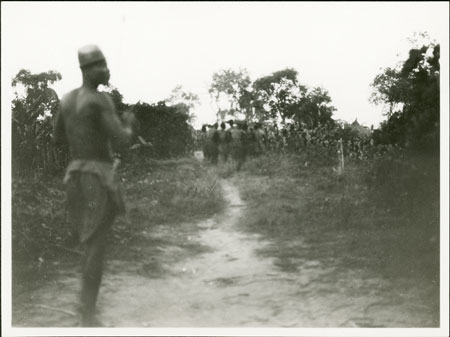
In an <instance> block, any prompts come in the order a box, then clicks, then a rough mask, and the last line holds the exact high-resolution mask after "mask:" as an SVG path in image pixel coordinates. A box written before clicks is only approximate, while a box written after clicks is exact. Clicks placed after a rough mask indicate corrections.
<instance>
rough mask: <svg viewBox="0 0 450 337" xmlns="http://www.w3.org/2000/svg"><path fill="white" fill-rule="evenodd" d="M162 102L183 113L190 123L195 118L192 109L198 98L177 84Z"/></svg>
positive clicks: (198, 101) (198, 102)
mask: <svg viewBox="0 0 450 337" xmlns="http://www.w3.org/2000/svg"><path fill="white" fill-rule="evenodd" d="M164 102H165V103H166V104H167V105H169V106H173V107H175V108H176V109H178V111H179V112H181V113H183V114H185V115H186V116H187V120H188V122H189V123H192V122H193V121H194V120H195V114H194V113H193V111H192V110H193V109H194V108H195V107H196V106H197V105H199V104H200V98H199V97H198V95H196V94H194V93H192V92H188V91H185V90H183V87H182V86H181V85H177V86H176V87H175V88H174V89H173V90H172V92H171V94H170V97H169V98H168V99H166V100H164Z"/></svg>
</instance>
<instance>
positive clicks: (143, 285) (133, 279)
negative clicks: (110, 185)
mask: <svg viewBox="0 0 450 337" xmlns="http://www.w3.org/2000/svg"><path fill="white" fill-rule="evenodd" d="M220 184H221V188H222V190H223V193H224V196H225V198H226V200H227V202H228V206H227V207H226V210H225V212H224V213H222V214H218V215H216V216H214V217H212V218H210V219H207V220H205V221H202V222H200V223H197V224H193V225H192V226H193V227H192V228H194V230H193V231H191V232H190V233H191V235H187V236H185V240H186V244H189V245H190V246H191V247H192V246H198V247H202V248H201V249H199V252H198V253H197V254H187V253H186V251H185V250H184V248H183V246H177V245H161V246H158V247H156V249H157V250H158V252H159V258H158V261H155V257H154V256H152V255H151V254H148V255H147V254H145V252H146V247H145V245H152V244H153V245H154V242H156V241H155V240H157V239H164V238H165V237H168V236H171V235H176V234H177V233H176V231H177V229H176V228H170V227H169V226H161V227H156V228H153V229H152V231H145V232H143V233H142V235H143V236H144V237H147V238H148V240H147V241H146V240H143V241H142V242H143V243H142V247H140V248H139V249H141V248H142V249H141V250H142V252H144V254H143V255H141V258H139V259H136V260H135V261H132V262H130V261H129V260H127V261H123V260H120V259H116V260H111V259H110V260H108V261H107V265H106V268H105V274H104V279H103V283H102V287H101V290H100V296H99V301H98V314H99V318H100V320H101V321H103V322H104V323H105V324H106V325H107V326H114V327H290V328H293V327H302V328H305V327H426V326H436V324H437V322H435V321H434V317H436V315H435V313H433V311H432V310H431V309H430V308H429V307H428V306H426V305H420V303H421V299H424V298H426V297H427V296H428V294H427V290H426V289H427V287H423V288H422V287H421V286H420V285H417V287H416V288H415V289H413V290H411V289H410V288H405V287H402V285H401V284H391V283H390V281H389V280H385V279H382V278H379V277H378V276H377V275H373V274H370V273H367V272H366V271H363V270H351V269H349V270H338V268H337V265H334V264H333V261H326V262H325V261H321V260H310V259H305V260H303V261H300V262H301V263H300V265H301V267H300V268H299V269H298V270H296V271H295V272H288V271H283V270H282V269H280V268H279V267H278V266H277V264H276V263H275V261H274V260H273V259H272V258H264V257H261V256H259V255H257V254H256V251H257V249H260V248H261V247H264V245H268V244H270V242H268V241H264V240H262V238H261V237H259V236H257V235H253V234H248V233H245V232H242V231H241V230H239V222H240V219H242V217H244V216H245V212H246V205H245V204H244V203H243V202H242V200H241V198H240V194H239V190H238V188H237V187H236V185H235V184H234V183H233V179H232V178H229V179H226V180H221V181H220ZM178 234H179V233H178ZM182 235H186V233H182ZM296 244H302V243H301V242H297V243H296ZM152 249H155V247H152ZM142 270H147V271H148V272H142ZM407 289H410V290H407ZM78 292H79V274H78V269H77V268H74V267H64V268H63V267H62V268H60V271H59V273H58V275H57V276H56V277H55V278H54V279H52V280H51V281H49V282H48V283H47V284H45V285H44V286H43V287H40V288H39V289H34V290H33V291H30V292H26V293H23V294H21V295H20V298H18V299H17V301H16V304H15V305H14V308H13V309H14V310H13V326H22V327H30V326H36V327H43V326H45V327H70V326H75V325H76V324H77V317H76V316H74V315H73V313H74V312H75V310H76V303H77V295H78ZM418 303H419V304H418Z"/></svg>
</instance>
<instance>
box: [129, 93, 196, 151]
mask: <svg viewBox="0 0 450 337" xmlns="http://www.w3.org/2000/svg"><path fill="white" fill-rule="evenodd" d="M131 109H132V110H133V112H134V114H135V116H136V119H137V121H138V123H139V130H138V132H137V133H138V134H139V135H140V136H141V137H143V138H144V139H145V140H146V141H149V142H151V143H152V145H153V146H151V147H142V148H140V149H139V150H138V153H139V154H140V155H149V156H152V157H158V158H161V157H174V156H180V155H185V154H188V153H190V152H191V151H192V150H193V147H194V129H193V128H192V126H191V125H189V123H188V118H189V116H188V115H186V114H185V113H183V112H182V111H180V110H179V109H178V108H177V107H176V106H174V107H169V106H166V104H165V103H164V102H159V103H158V104H147V103H137V104H135V105H133V106H131Z"/></svg>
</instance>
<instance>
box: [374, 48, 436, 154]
mask: <svg viewBox="0 0 450 337" xmlns="http://www.w3.org/2000/svg"><path fill="white" fill-rule="evenodd" d="M439 57H440V46H439V44H434V43H430V44H429V45H424V46H422V47H420V48H413V49H411V50H410V51H409V57H408V59H407V60H406V61H405V62H403V64H401V65H400V66H399V67H397V68H395V69H390V68H386V69H385V70H384V71H383V73H382V74H380V75H378V76H377V77H375V80H374V82H373V83H372V87H373V91H374V93H373V94H372V102H373V103H375V104H387V105H388V106H389V107H390V110H389V112H388V113H387V117H388V119H387V121H385V122H384V123H382V125H381V128H380V131H379V132H377V133H376V139H377V140H378V142H384V143H386V142H388V143H389V144H398V145H400V146H406V147H411V148H413V149H416V150H422V151H425V150H426V151H430V150H434V151H436V150H438V149H439V112H440V110H439V101H440V93H439V74H440V66H439ZM393 107H395V109H394V108H393Z"/></svg>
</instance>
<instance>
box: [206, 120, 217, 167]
mask: <svg viewBox="0 0 450 337" xmlns="http://www.w3.org/2000/svg"><path fill="white" fill-rule="evenodd" d="M217 126H218V125H217V123H215V124H213V125H211V126H210V127H209V130H208V132H207V133H206V144H207V145H206V146H207V152H208V154H209V162H210V163H211V164H213V165H216V164H217V162H218V158H219V149H218V145H219V134H218V132H217Z"/></svg>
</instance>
